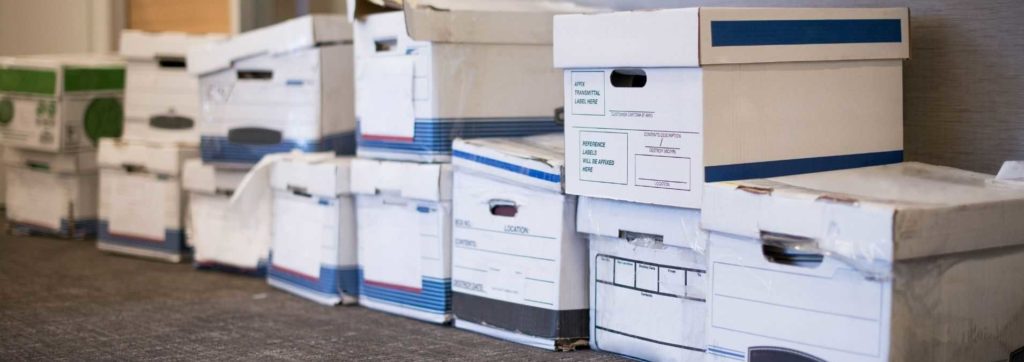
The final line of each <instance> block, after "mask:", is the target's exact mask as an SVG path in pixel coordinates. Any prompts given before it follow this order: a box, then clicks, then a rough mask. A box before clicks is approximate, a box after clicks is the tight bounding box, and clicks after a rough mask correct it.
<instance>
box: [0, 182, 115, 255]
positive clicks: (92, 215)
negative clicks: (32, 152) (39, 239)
mask: <svg viewBox="0 0 1024 362" xmlns="http://www.w3.org/2000/svg"><path fill="white" fill-rule="evenodd" d="M4 167H5V169H6V173H7V182H8V183H7V189H6V190H5V192H6V194H7V219H8V220H9V221H10V222H11V223H12V224H13V226H14V228H15V229H17V230H22V231H26V232H40V233H45V234H52V235H58V236H63V237H75V238H81V237H85V236H89V235H93V234H95V233H96V229H97V219H96V218H97V212H96V210H97V207H96V199H97V197H96V193H97V192H96V191H97V190H98V182H97V181H98V175H97V174H95V173H89V174H74V175H66V174H55V173H51V172H50V171H46V170H35V169H29V168H23V167H11V166H4Z"/></svg>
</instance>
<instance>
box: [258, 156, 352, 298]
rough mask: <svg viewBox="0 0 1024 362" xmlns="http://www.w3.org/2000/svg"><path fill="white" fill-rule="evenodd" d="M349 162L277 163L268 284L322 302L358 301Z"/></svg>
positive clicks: (272, 176)
mask: <svg viewBox="0 0 1024 362" xmlns="http://www.w3.org/2000/svg"><path fill="white" fill-rule="evenodd" d="M351 161H352V159H351V158H348V157H346V158H334V157H332V158H329V159H326V160H309V159H301V158H300V159H286V160H282V161H280V162H277V163H275V164H274V165H273V169H272V170H271V173H270V186H271V188H272V189H273V190H274V203H273V209H274V211H273V228H272V235H273V241H272V243H271V255H270V266H269V269H268V272H267V280H268V281H269V282H270V285H272V286H274V287H277V288H281V289H284V290H286V291H288V292H291V293H294V294H296V295H299V296H302V297H304V298H307V299H310V300H313V301H315V302H317V303H320V304H326V305H335V304H338V303H345V304H350V303H355V302H356V300H357V298H358V295H359V278H358V275H357V270H356V268H357V266H356V214H355V203H354V202H353V199H352V195H351V193H350V192H349V183H350V182H351V177H350V176H349V170H350V163H351Z"/></svg>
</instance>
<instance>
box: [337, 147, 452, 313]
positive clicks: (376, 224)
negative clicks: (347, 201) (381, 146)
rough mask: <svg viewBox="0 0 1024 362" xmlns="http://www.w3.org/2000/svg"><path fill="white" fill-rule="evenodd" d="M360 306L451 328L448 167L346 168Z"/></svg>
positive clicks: (379, 164)
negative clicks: (352, 200) (351, 196)
mask: <svg viewBox="0 0 1024 362" xmlns="http://www.w3.org/2000/svg"><path fill="white" fill-rule="evenodd" d="M351 188H352V193H353V194H355V195H356V225H357V226H356V233H357V238H358V243H357V244H358V247H357V248H358V258H357V259H358V261H359V304H360V305H362V306H364V307H367V308H371V309H376V310H380V311H384V312H388V313H393V314H398V315H402V316H406V317H410V318H415V319H419V320H423V321H427V322H431V323H447V322H448V321H450V320H451V317H452V314H451V310H452V308H451V305H452V304H451V300H452V299H451V275H452V274H451V273H452V264H451V255H452V250H451V240H452V239H451V235H452V234H451V223H452V204H451V189H452V170H451V165H450V164H423V163H411V162H396V161H375V160H367V159H354V160H352V184H351Z"/></svg>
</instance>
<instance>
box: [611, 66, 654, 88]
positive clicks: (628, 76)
mask: <svg viewBox="0 0 1024 362" xmlns="http://www.w3.org/2000/svg"><path fill="white" fill-rule="evenodd" d="M611 81H612V86H613V87H616V88H643V87H644V86H645V85H647V72H644V70H643V69H635V68H634V69H616V70H613V71H612V75H611Z"/></svg>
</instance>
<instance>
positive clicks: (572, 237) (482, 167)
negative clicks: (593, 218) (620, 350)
mask: <svg viewBox="0 0 1024 362" xmlns="http://www.w3.org/2000/svg"><path fill="white" fill-rule="evenodd" d="M563 141H564V140H563V136H562V135H561V134H551V135H542V136H532V137H524V138H489V139H475V140H462V139H457V140H455V144H454V145H453V150H452V164H453V166H454V168H455V176H454V189H453V192H452V217H453V219H454V224H453V226H452V240H453V243H454V244H453V245H452V312H453V314H454V315H455V327H457V328H463V329H468V330H471V331H475V332H479V333H483V334H486V335H489V336H492V337H496V338H501V339H506V340H510V341H513V342H517V343H522V344H526V345H531V346H535V347H540V348H546V349H551V350H572V349H575V348H576V347H578V346H586V344H587V335H588V327H589V326H588V320H589V310H588V306H589V303H590V301H589V300H588V296H589V295H588V293H587V239H586V237H585V236H584V235H583V234H578V233H576V197H574V196H566V195H565V194H564V193H562V159H563V158H564V157H565V156H564V154H563V152H564V149H563V148H562V142H563Z"/></svg>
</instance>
